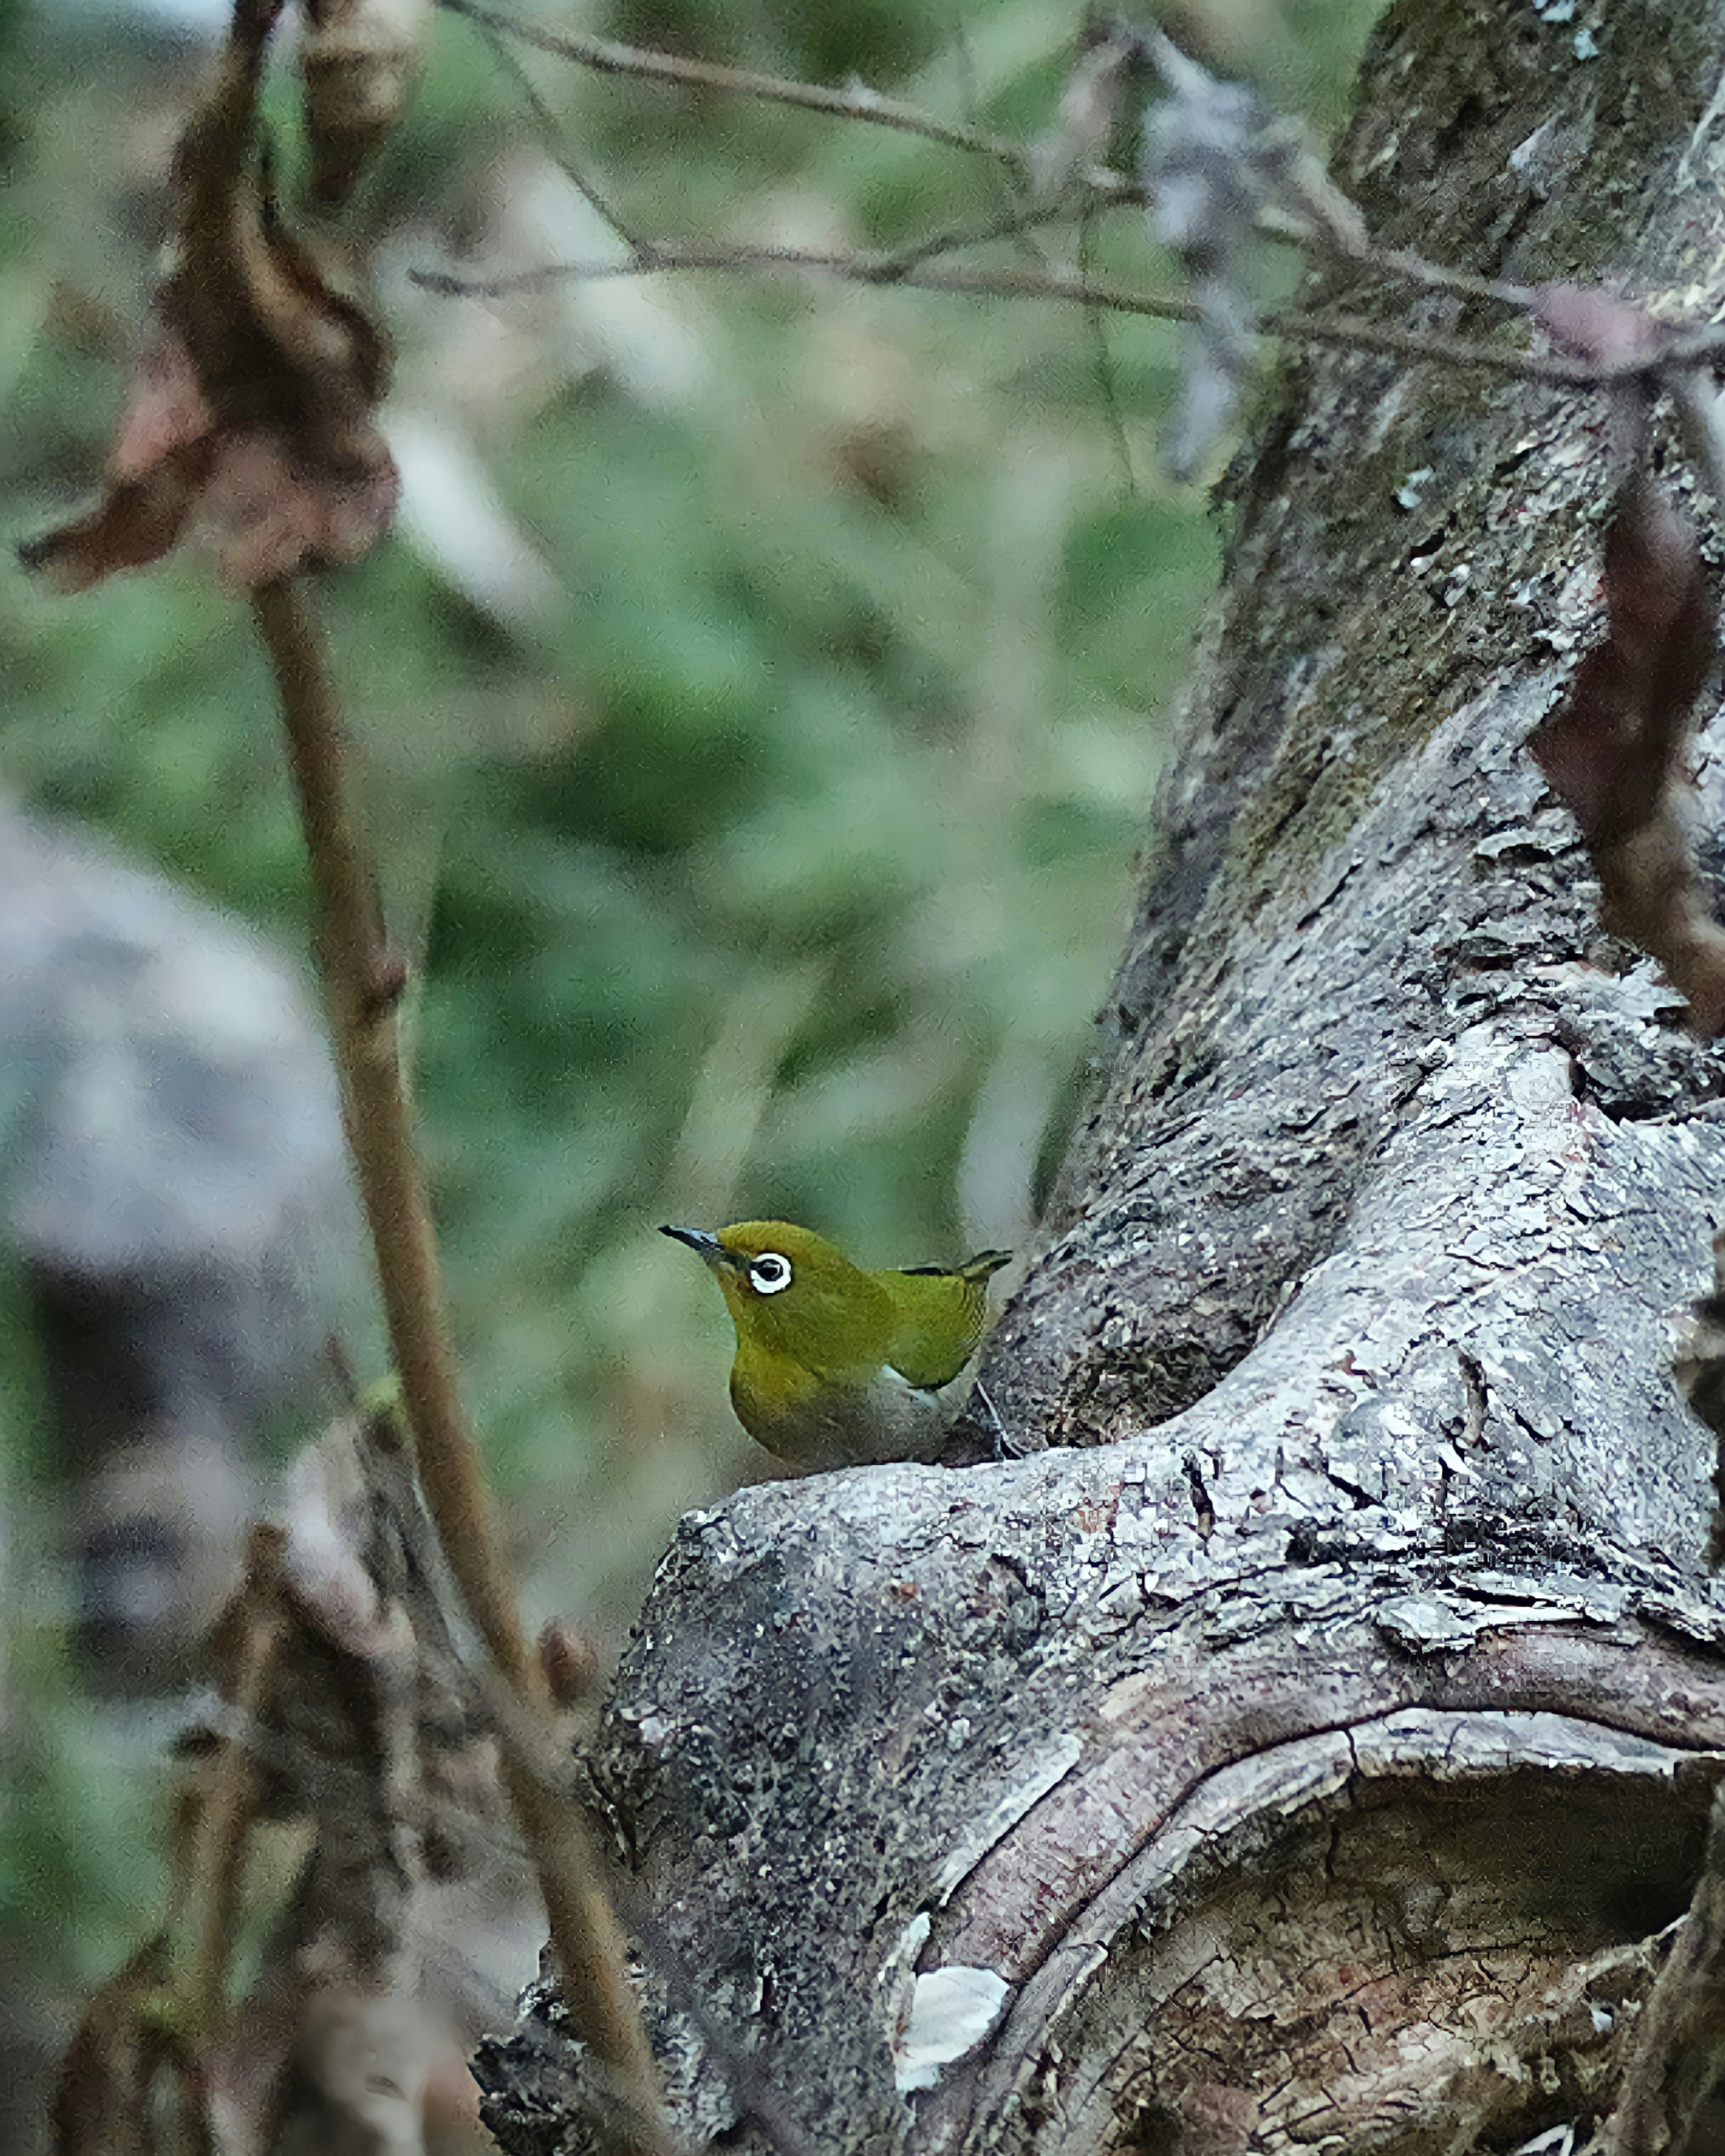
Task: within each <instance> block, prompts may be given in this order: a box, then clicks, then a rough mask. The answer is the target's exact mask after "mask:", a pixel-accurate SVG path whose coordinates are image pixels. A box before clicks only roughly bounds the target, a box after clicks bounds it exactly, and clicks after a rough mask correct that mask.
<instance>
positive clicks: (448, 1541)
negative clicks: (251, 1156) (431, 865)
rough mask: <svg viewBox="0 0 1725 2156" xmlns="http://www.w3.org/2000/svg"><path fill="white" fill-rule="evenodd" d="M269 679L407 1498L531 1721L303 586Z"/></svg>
mask: <svg viewBox="0 0 1725 2156" xmlns="http://www.w3.org/2000/svg"><path fill="white" fill-rule="evenodd" d="M253 607H254V613H255V615H256V618H257V623H258V628H259V633H260V634H261V635H262V638H263V640H264V647H265V649H267V651H268V652H269V654H270V664H271V666H272V668H273V670H274V672H275V685H276V691H277V695H278V696H279V697H280V703H281V714H282V721H283V725H284V727H285V732H286V736H287V746H288V760H289V763H290V767H291V769H292V773H293V778H294V784H295V792H296V793H297V795H298V798H299V805H300V822H301V825H302V827H303V829H304V833H305V850H306V855H307V859H308V861H309V864H310V869H311V891H312V911H313V937H312V941H313V946H314V949H315V952H316V958H317V963H318V968H319V972H320V974H321V978H322V982H323V989H324V998H325V1001H326V1005H327V1007H328V1013H329V1024H330V1032H331V1041H332V1045H333V1046H334V1050H335V1056H336V1069H337V1070H338V1072H339V1073H340V1076H341V1099H342V1115H343V1119H344V1122H345V1123H346V1126H347V1142H348V1147H349V1149H350V1151H351V1152H352V1156H353V1163H354V1168H355V1171H356V1173H357V1177H358V1180H359V1187H360V1194H361V1198H362V1201H363V1204H364V1206H365V1211H366V1218H367V1222H368V1223H369V1224H370V1228H371V1233H372V1245H373V1247H374V1249H375V1250H376V1253H377V1276H378V1281H379V1285H380V1286H381V1288H382V1296H383V1308H384V1315H385V1318H386V1321H387V1323H388V1332H389V1342H390V1348H391V1352H392V1353H393V1357H394V1359H395V1367H396V1371H397V1374H398V1378H399V1380H400V1384H401V1393H402V1404H403V1410H404V1412H405V1414H406V1416H407V1419H408V1426H409V1427H410V1428H411V1430H412V1431H413V1438H414V1442H415V1447H416V1454H417V1459H418V1471H419V1481H420V1486H421V1487H422V1489H423V1490H424V1493H425V1502H426V1507H427V1510H428V1511H429V1512H430V1514H431V1517H432V1521H433V1523H434V1526H435V1527H436V1529H437V1534H438V1540H439V1543H440V1544H441V1546H442V1548H443V1552H444V1558H445V1560H446V1561H447V1563H448V1564H449V1570H450V1573H452V1575H453V1576H454V1581H455V1584H456V1587H457V1589H459V1593H460V1595H461V1599H462V1600H463V1602H464V1604H465V1606H466V1609H467V1612H468V1614H469V1616H470V1618H471V1619H472V1621H473V1623H474V1625H475V1628H476V1630H478V1631H479V1633H480V1636H481V1638H482V1639H483V1640H485V1645H486V1647H487V1648H488V1650H490V1656H491V1660H492V1661H493V1663H494V1664H495V1666H496V1668H497V1671H498V1672H499V1674H500V1675H501V1677H502V1678H503V1679H504V1681H506V1684H507V1686H508V1687H509V1689H510V1691H511V1693H512V1694H513V1695H514V1697H516V1699H517V1700H518V1701H519V1702H521V1707H522V1708H523V1710H524V1711H525V1712H526V1716H527V1717H529V1722H530V1726H532V1727H537V1726H539V1724H540V1722H541V1721H542V1718H543V1717H545V1716H546V1715H547V1714H548V1712H549V1702H548V1697H547V1690H546V1686H545V1681H544V1678H543V1675H542V1671H541V1670H540V1666H539V1663H538V1661H537V1658H536V1656H535V1655H533V1653H532V1651H531V1649H530V1647H529V1645H528V1643H527V1639H526V1634H525V1632H524V1631H523V1630H522V1627H521V1618H520V1615H519V1614H518V1612H517V1610H516V1603H515V1597H514V1594H513V1591H512V1589H511V1584H510V1579H509V1573H508V1569H507V1568H506V1565H505V1563H504V1561H503V1558H502V1553H501V1543H500V1540H499V1537H498V1533H497V1527H496V1522H495V1513H494V1511H493V1507H492V1505H491V1501H490V1491H489V1490H488V1489H487V1487H486V1485H485V1477H484V1475H483V1473H482V1472H481V1470H480V1461H479V1450H478V1447H477V1445H475V1440H474V1436H473V1433H472V1430H471V1429H470V1426H469V1424H468V1420H467V1417H466V1414H465V1410H464V1409H463V1408H462V1405H461V1402H460V1398H459V1393H458V1391H457V1388H456V1383H455V1368H454V1354H453V1353H452V1350H451V1348H450V1345H449V1324H448V1319H447V1314H446V1298H445V1295H444V1284H443V1275H442V1270H441V1267H440V1265H439V1261H438V1253H437V1244H436V1239H435V1236H434V1233H433V1229H432V1224H431V1210H430V1206H429V1201H428V1199H427V1195H426V1188H425V1177H424V1170H423V1168H422V1167H421V1164H420V1161H419V1156H418V1148H417V1147H416V1145H415V1143H414V1138H413V1116H412V1112H411V1110H410V1109H409V1106H408V1099H407V1094H406V1090H405V1088H404V1086H403V1082H402V1068H401V1053H400V1041H399V1029H398V1018H397V1005H398V999H399V990H400V986H401V968H400V966H399V964H398V962H396V961H394V960H393V959H392V957H391V954H390V952H389V949H388V945H387V943H386V942H385V939H384V934H383V927H382V913H381V910H380V908H379V906H378V903H377V885H376V880H375V878H374V877H373V875H372V871H371V869H370V867H369V865H368V864H367V857H366V853H365V848H364V844H363V840H362V834H361V831H360V827H359V822H358V819H357V814H356V811H355V808H354V803H353V787H352V779H351V774H350V771H349V755H348V748H347V737H346V731H345V729H344V728H343V726H342V724H341V713H340V710H339V708H338V706H337V702H336V692H335V686H334V683H333V681H332V680H331V675H330V671H329V667H328V665H327V662H326V654H325V650H324V644H323V637H322V633H321V629H320V627H319V625H318V623H317V621H316V615H315V613H314V611H313V608H312V606H311V598H310V596H309V594H308V593H307V591H306V589H305V585H304V583H302V582H301V581H300V579H297V578H293V577H287V578H283V579H282V580H281V581H280V582H279V583H270V584H265V585H264V586H263V587H261V588H259V590H258V591H257V592H255V593H254V594H253ZM502 1735H503V1739H504V1747H505V1752H506V1774H507V1779H508V1782H509V1787H510V1793H511V1798H512V1799H513V1801H514V1804H515V1807H516V1816H517V1818H518V1819H519V1820H520V1821H521V1830H522V1833H523V1835H524V1836H525V1838H526V1842H527V1845H528V1847H529V1848H530V1849H531V1851H532V1855H533V1861H534V1866H535V1869H536V1871H537V1873H538V1876H539V1885H540V1889H541V1892H542V1893H543V1895H544V1897H545V1908H546V1915H547V1920H548V1922H549V1924H550V1928H551V1936H552V1945H553V1947H554V1948H555V1949H556V1952H557V1958H558V1961H559V1963H560V1964H561V1967H562V1981H563V1988H564V1992H565V1995H566V1997H567V2000H568V2005H569V2008H570V2011H571V2013H572V2016H573V2018H574V2021H575V2025H576V2027H577V2029H578V2031H579V2032H580V2034H581V2035H582V2036H583V2039H584V2040H585V2041H586V2042H587V2044H588V2046H589V2047H590V2048H591V2050H592V2051H593V2056H594V2058H595V2060H596V2061H597V2062H598V2066H599V2067H600V2069H601V2071H602V2074H603V2078H604V2079H605V2081H606V2082H607V2085H608V2087H609V2089H610V2090H611V2092H613V2093H614V2096H615V2097H616V2099H617V2106H618V2109H617V2113H616V2131H615V2133H614V2142H615V2145H616V2146H617V2147H618V2148H624V2149H628V2150H630V2151H634V2152H648V2151H654V2150H657V2149H660V2148H663V2147H664V2145H665V2139H664V2133H663V2129H662V2127H661V2125H660V2118H661V2115H662V2114H661V2107H660V2099H659V2095H658V2086H657V2076H656V2074H655V2070H654V2064H653V2057H652V2053H651V2051H650V2049H649V2046H648V2043H647V2039H646V2035H645V2032H644V2030H643V2028H642V2026H641V2020H640V2014H639V2009H638V2007H637V2005H636V2003H635V1998H634V1992H633V1990H632V1989H630V1986H629V1978H628V1974H627V1971H626V1964H625V1958H624V1943H623V1939H622V1936H621V1933H620V1932H619V1928H618V1925H617V1920H616V1917H615V1916H614V1913H613V1912H612V1910H611V1908H610V1906H609V1903H608V1901H607V1899H606V1896H605V1892H604V1889H603V1886H602V1884H601V1883H600V1880H599V1876H598V1866H597V1864H596V1861H595V1860H594V1857H593V1851H592V1850H591V1849H590V1848H589V1847H588V1841H587V1836H586V1834H585V1831H584V1830H583V1827H582V1825H581V1823H580V1820H579V1819H578V1816H577V1815H576V1814H575V1812H574V1811H573V1809H572V1807H571V1806H570V1805H569V1804H567V1802H566V1801H565V1800H564V1799H562V1797H561V1796H560V1795H558V1794H557V1793H556V1792H554V1791H553V1790H552V1789H550V1788H549V1786H548V1785H547V1782H546V1780H545V1779H544V1778H543V1777H542V1775H540V1774H538V1773H537V1772H536V1770H535V1769H534V1768H533V1766H532V1763H531V1746H527V1745H524V1744H522V1743H518V1742H511V1737H510V1732H509V1731H508V1729H507V1728H505V1729H504V1730H503V1732H502Z"/></svg>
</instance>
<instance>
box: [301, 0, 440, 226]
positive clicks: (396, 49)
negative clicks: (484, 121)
mask: <svg viewBox="0 0 1725 2156" xmlns="http://www.w3.org/2000/svg"><path fill="white" fill-rule="evenodd" d="M303 5H304V10H305V36H304V37H303V38H301V39H300V97H301V103H302V109H303V110H304V112H305V133H306V136H307V138H308V140H309V141H310V142H311V191H312V193H314V194H315V195H316V197H317V198H318V200H319V201H320V202H325V203H339V202H344V201H345V200H346V199H347V195H348V193H350V191H351V190H352V187H353V185H354V182H356V181H357V179H358V177H359V176H360V174H361V172H362V171H363V170H364V168H365V166H366V164H367V161H368V160H369V159H370V158H371V157H372V154H373V153H374V152H375V151H376V150H377V148H378V146H379V145H380V144H382V142H383V141H385V140H386V139H387V138H388V135H389V133H390V131H391V130H392V129H393V127H394V126H395V124H396V122H397V121H398V120H399V119H400V117H401V115H402V113H403V110H404V109H405V108H406V105H407V102H408V98H409V96H410V95H412V93H413V85H414V84H415V83H416V82H417V81H418V77H419V70H420V68H421V66H422V64H424V45H425V38H426V33H427V31H428V30H429V27H430V23H431V15H432V0H303Z"/></svg>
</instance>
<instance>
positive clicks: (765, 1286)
mask: <svg viewBox="0 0 1725 2156" xmlns="http://www.w3.org/2000/svg"><path fill="white" fill-rule="evenodd" d="M790 1284H791V1261H790V1260H789V1259H788V1258H782V1257H780V1255H778V1251H777V1250H763V1251H762V1253H761V1255H760V1256H759V1257H758V1258H757V1259H756V1260H754V1262H753V1264H752V1265H750V1267H749V1286H751V1287H752V1288H753V1290H754V1291H755V1292H756V1294H757V1295H779V1294H782V1293H783V1291H784V1290H785V1289H786V1288H788V1286H790Z"/></svg>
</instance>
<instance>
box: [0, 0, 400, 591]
mask: <svg viewBox="0 0 1725 2156" xmlns="http://www.w3.org/2000/svg"><path fill="white" fill-rule="evenodd" d="M279 12H280V0H239V4H238V5H237V6H236V8H235V10H234V18H233V23H232V26H231V28H230V31H229V35H228V44H227V45H226V47H225V48H224V49H223V54H222V57H221V60H220V63H219V64H218V69H217V71H216V74H215V76H214V79H213V83H212V85H211V88H210V90H209V92H208V95H206V96H205V98H204V99H203V101H202V102H201V103H200V105H198V109H197V110H196V111H195V112H194V113H193V115H192V117H191V119H190V120H189V121H188V122H187V126H186V129H185V131H184V133H183V134H182V137H181V140H180V143H179V146H178V149H177V152H176V156H175V161H174V193H175V199H176V212H177V218H176V230H177V238H176V244H175V248H174V262H173V267H172V270H171V271H170V273H169V275H168V276H167V280H166V281H165V283H164V284H163V285H162V289H161V290H160V292H159V293H158V295H157V302H156V310H155V323H154V326H153V331H152V334H151V337H150V340H149V342H148V344H147V346H146V352H145V355H144V357H143V360H142V362H141V365H140V367H139V369H138V372H137V375H136V379H135V380H134V382H133V384H132V388H131V395H130V397H129V398H128V400H127V403H126V411H125V413H124V415H123V417H122V418H121V424H120V430H119V434H118V436H117V438H116V443H115V446H114V450H113V454H112V455H111V456H110V459H109V465H108V485H107V489H106V491H105V493H104V495H103V496H102V498H101V500H100V501H99V502H98V503H97V504H96V506H95V508H94V509H93V510H91V511H90V512H89V513H87V514H86V515H85V516H80V517H78V518H75V519H74V520H73V521H70V522H69V523H67V524H65V525H63V526H60V527H59V529H58V530H56V531H51V532H49V533H48V534H47V535H46V536H44V537H43V538H41V539H39V540H37V541H35V542H33V543H32V544H31V545H29V546H28V547H26V548H25V549H24V550H23V555H24V559H25V561H26V562H28V564H29V565H30V566H31V567H37V568H40V569H43V570H44V571H45V572H47V573H48V574H49V575H50V576H51V577H54V580H55V582H56V583H59V585H60V586H61V587H62V588H64V589H66V590H69V591H80V590H83V589H85V588H87V587H88V586H89V585H90V584H93V583H98V582H100V580H101V579H102V578H103V577H107V576H111V575H113V574H115V573H116V572H118V571H121V570H125V569H134V568H140V567H145V566H146V565H147V564H148V563H150V562H156V561H159V560H160V559H161V558H162V557H163V556H164V555H165V554H167V552H170V550H171V549H172V547H174V546H175V545H177V543H178V542H179V540H180V539H181V538H182V536H186V534H187V532H188V531H192V530H193V529H194V528H195V529H198V530H199V531H203V532H204V533H206V534H207V535H208V536H209V537H210V538H211V540H212V541H213V543H214V545H215V547H216V552H217V557H218V562H219V564H220V567H221V570H222V573H223V575H224V576H225V577H227V578H228V581H229V582H231V583H236V584H239V585H241V586H244V587H251V586H255V585H258V584H260V583H268V582H270V581H271V580H273V579H274V578H275V577H282V576H285V575H287V574H289V573H290V572H291V571H293V570H295V569H296V568H299V567H301V566H302V565H306V564H320V563H327V562H347V561H352V560H355V559H357V557H359V556H360V555H362V554H363V553H364V552H366V551H367V549H368V548H369V547H371V546H372V545H373V544H374V543H375V542H376V541H377V538H378V537H379V536H381V535H382V532H383V531H385V530H387V529H388V524H389V521H390V519H391V517H392V516H393V512H394V507H395V498H396V490H397V485H396V474H395V467H394V465H393V462H392V460H391V459H390V456H389V452H388V448H387V446H386V444H385V443H384V440H383V438H382V434H381V433H380V432H379V430H378V429H377V423H376V419H375V418H374V413H375V411H376V408H377V403H378V400H379V398H381V397H382V393H383V390H384V388H385V384H386V379H387V375H388V363H387V357H386V354H385V350H384V345H383V341H382V336H380V334H379V332H378V331H377V329H376V328H375V326H373V325H372V322H371V321H370V320H369V319H368V318H367V316H366V314H365V313H364V311H362V309H361V308H360V307H359V306H358V305H357V304H356V303H355V302H354V301H353V300H350V299H348V298H347V297H346V296H344V295H342V294H341V292H340V291H338V290H336V286H335V285H333V284H332V283H331V280H330V278H329V276H328V275H326V271H325V268H324V265H323V264H321V262H320V261H319V260H318V259H317V258H316V256H315V255H314V254H312V253H311V249H308V248H306V247H305V246H303V245H302V244H300V242H299V241H298V240H296V239H295V238H294V236H293V235H292V234H290V232H288V230H287V229H286V228H285V226H284V225H283V224H282V223H281V221H280V217H279V216H278V214H277V212H276V209H275V203H274V200H273V198H272V196H271V193H270V185H269V178H268V173H267V158H266V157H265V155H264V145H263V144H262V141H261V139H260V136H259V126H258V110H257V106H258V87H259V78H260V75H261V71H262V64H263V57H264V49H265V47H266V45H267V43H268V40H269V38H270V32H271V30H272V29H273V28H274V26H275V20H276V18H277V15H278V13H279Z"/></svg>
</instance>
